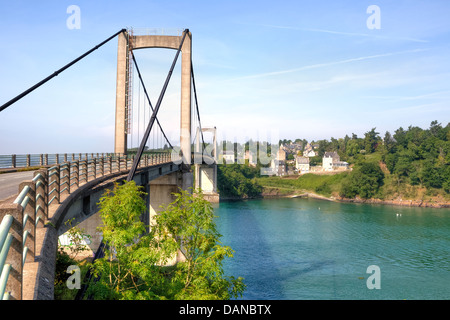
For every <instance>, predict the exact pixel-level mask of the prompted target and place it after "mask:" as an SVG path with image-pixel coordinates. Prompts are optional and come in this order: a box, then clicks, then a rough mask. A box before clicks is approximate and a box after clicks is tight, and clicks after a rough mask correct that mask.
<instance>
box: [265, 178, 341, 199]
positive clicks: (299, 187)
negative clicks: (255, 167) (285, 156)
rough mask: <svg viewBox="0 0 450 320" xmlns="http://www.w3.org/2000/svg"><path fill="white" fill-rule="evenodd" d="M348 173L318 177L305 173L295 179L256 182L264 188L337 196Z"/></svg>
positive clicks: (266, 179)
mask: <svg viewBox="0 0 450 320" xmlns="http://www.w3.org/2000/svg"><path fill="white" fill-rule="evenodd" d="M347 175H348V172H342V173H338V174H333V175H318V174H313V173H307V174H304V175H302V176H299V177H298V178H297V179H286V178H283V177H262V178H258V179H257V181H258V183H259V184H261V185H262V186H263V187H265V188H279V189H280V190H284V192H286V189H289V190H292V191H312V192H315V193H317V194H320V195H323V196H327V197H329V196H331V195H333V194H337V193H338V192H339V190H340V188H341V184H342V181H343V179H345V177H347Z"/></svg>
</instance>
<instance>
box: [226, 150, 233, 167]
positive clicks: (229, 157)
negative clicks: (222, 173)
mask: <svg viewBox="0 0 450 320" xmlns="http://www.w3.org/2000/svg"><path fill="white" fill-rule="evenodd" d="M223 160H224V161H225V164H229V163H234V151H228V150H227V151H224V152H223Z"/></svg>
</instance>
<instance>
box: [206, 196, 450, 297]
mask: <svg viewBox="0 0 450 320" xmlns="http://www.w3.org/2000/svg"><path fill="white" fill-rule="evenodd" d="M215 213H216V215H217V216H218V218H217V226H218V229H219V231H220V233H221V234H222V235H223V237H222V238H221V241H222V243H223V244H224V245H228V246H231V248H232V249H233V250H235V255H234V257H233V258H232V259H228V260H226V262H225V270H226V273H227V274H228V275H234V276H236V277H237V276H242V277H244V279H245V280H244V282H245V284H246V285H247V289H246V291H245V293H244V296H243V297H242V298H243V299H258V300H259V299H274V300H275V299H287V300H300V299H301V300H303V299H314V300H316V299H352V300H361V299H395V300H399V299H408V300H409V299H434V300H438V299H439V300H440V299H450V210H448V209H430V208H408V207H394V206H382V205H364V204H348V203H335V202H328V201H320V200H313V199H299V198H297V199H273V200H266V199H265V200H249V201H239V202H222V203H220V204H218V205H217V206H216V207H215ZM371 265H376V266H378V267H379V273H378V274H376V275H374V276H377V275H379V277H378V279H377V281H378V282H377V283H379V284H380V289H376V288H375V289H369V288H368V286H367V281H368V278H369V277H371V276H372V272H369V273H367V268H368V267H369V266H371ZM371 278H373V277H371ZM370 280H371V281H370V282H371V283H374V282H372V279H370Z"/></svg>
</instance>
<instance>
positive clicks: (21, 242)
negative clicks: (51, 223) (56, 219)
mask: <svg viewBox="0 0 450 320" xmlns="http://www.w3.org/2000/svg"><path fill="white" fill-rule="evenodd" d="M80 158H81V157H80ZM78 159H79V158H78ZM78 159H77V160H74V161H71V162H64V163H61V164H57V165H54V166H52V167H49V168H48V167H47V168H41V169H39V170H37V171H35V174H34V178H33V179H32V180H28V181H24V182H22V183H21V184H20V186H19V195H18V196H17V197H16V199H15V200H14V202H13V203H6V204H2V206H1V207H0V219H1V223H0V300H8V299H10V298H11V299H14V300H21V299H22V277H23V269H24V266H25V264H26V263H27V262H35V256H36V254H37V253H36V230H37V229H38V228H43V227H44V224H45V223H46V222H47V221H48V211H49V210H48V209H49V207H50V206H58V205H59V204H60V203H61V201H62V200H63V196H64V195H68V194H70V193H71V192H73V191H75V190H76V189H78V188H79V187H80V186H82V185H83V184H85V183H87V182H89V181H92V180H95V179H97V178H100V177H103V176H105V175H108V174H112V173H116V172H121V171H128V170H129V169H130V168H131V166H132V164H133V161H134V156H129V157H127V156H121V155H113V154H111V155H107V156H103V157H99V158H95V157H92V158H89V157H86V158H85V159H84V160H78ZM171 161H172V159H171V154H170V153H154V154H144V155H143V156H142V158H141V161H140V163H139V167H147V166H151V165H157V164H162V163H167V162H171ZM13 247H14V249H13V250H11V248H13ZM11 275H13V277H12V278H11Z"/></svg>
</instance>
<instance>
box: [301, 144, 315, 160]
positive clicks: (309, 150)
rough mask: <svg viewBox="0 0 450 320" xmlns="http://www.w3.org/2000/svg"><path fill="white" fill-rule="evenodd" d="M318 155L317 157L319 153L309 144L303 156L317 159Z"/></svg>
mask: <svg viewBox="0 0 450 320" xmlns="http://www.w3.org/2000/svg"><path fill="white" fill-rule="evenodd" d="M316 155H317V153H316V152H315V151H314V148H313V146H312V145H311V144H310V143H308V144H307V145H306V146H305V150H303V156H304V157H315V156H316Z"/></svg>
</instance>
